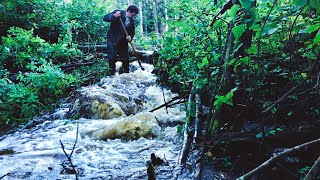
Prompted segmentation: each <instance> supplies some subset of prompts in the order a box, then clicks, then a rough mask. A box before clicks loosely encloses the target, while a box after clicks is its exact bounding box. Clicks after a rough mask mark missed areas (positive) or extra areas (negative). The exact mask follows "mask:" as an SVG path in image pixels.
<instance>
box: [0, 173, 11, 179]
mask: <svg viewBox="0 0 320 180" xmlns="http://www.w3.org/2000/svg"><path fill="white" fill-rule="evenodd" d="M9 174H10V173H7V174H5V175H3V176H1V177H0V179H3V178H4V177H6V176H8V175H9Z"/></svg>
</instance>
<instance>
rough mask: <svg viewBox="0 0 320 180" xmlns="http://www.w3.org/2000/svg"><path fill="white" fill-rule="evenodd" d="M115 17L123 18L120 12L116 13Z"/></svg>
mask: <svg viewBox="0 0 320 180" xmlns="http://www.w3.org/2000/svg"><path fill="white" fill-rule="evenodd" d="M113 15H114V17H120V16H121V12H120V11H117V12H116V13H114V14H113Z"/></svg>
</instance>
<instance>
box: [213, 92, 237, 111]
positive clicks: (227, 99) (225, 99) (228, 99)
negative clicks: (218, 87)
mask: <svg viewBox="0 0 320 180" xmlns="http://www.w3.org/2000/svg"><path fill="white" fill-rule="evenodd" d="M236 90H237V88H233V89H232V90H231V91H230V92H228V93H227V94H226V95H224V96H218V95H216V101H215V102H214V105H215V107H216V109H217V110H218V109H220V108H221V106H222V105H223V104H227V105H230V106H233V103H232V97H233V93H234V92H235V91H236Z"/></svg>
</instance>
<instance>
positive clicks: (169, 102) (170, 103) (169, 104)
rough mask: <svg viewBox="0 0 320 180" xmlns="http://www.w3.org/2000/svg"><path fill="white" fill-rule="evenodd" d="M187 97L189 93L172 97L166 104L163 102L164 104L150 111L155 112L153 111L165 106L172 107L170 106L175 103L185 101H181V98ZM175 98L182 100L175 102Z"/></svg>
mask: <svg viewBox="0 0 320 180" xmlns="http://www.w3.org/2000/svg"><path fill="white" fill-rule="evenodd" d="M186 97H187V95H185V96H182V97H181V96H176V97H174V98H172V99H171V100H170V101H168V102H166V103H164V104H162V105H160V106H158V107H156V108H154V109H152V110H150V111H149V112H153V111H155V110H158V109H160V108H163V107H170V106H172V105H175V104H179V103H184V102H185V101H181V100H182V99H184V98H186ZM175 100H180V101H179V102H178V103H173V102H174V101H175Z"/></svg>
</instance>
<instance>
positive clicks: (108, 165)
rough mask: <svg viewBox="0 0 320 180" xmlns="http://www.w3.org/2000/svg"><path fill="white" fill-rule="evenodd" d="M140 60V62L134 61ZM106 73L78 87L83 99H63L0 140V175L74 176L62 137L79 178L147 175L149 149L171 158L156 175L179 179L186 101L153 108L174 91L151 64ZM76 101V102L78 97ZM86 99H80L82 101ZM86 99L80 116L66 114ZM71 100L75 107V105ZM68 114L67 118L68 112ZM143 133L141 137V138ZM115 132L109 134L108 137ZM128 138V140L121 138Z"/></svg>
mask: <svg viewBox="0 0 320 180" xmlns="http://www.w3.org/2000/svg"><path fill="white" fill-rule="evenodd" d="M135 65H137V63H135ZM143 66H144V68H145V69H146V70H145V71H142V70H140V69H138V70H136V71H134V72H131V73H127V74H120V75H115V76H112V77H107V78H105V79H102V80H101V82H100V83H97V84H94V85H91V86H87V87H83V88H81V89H79V94H80V95H81V97H82V99H86V100H88V102H90V103H93V102H94V103H95V105H91V104H90V103H88V102H87V101H84V100H81V98H80V100H79V99H78V100H74V102H69V103H70V104H73V105H71V106H69V105H66V104H64V105H62V106H61V108H59V109H57V110H56V112H55V113H53V114H52V116H51V117H53V118H55V119H54V120H48V121H45V122H43V123H41V124H38V125H37V126H35V127H33V128H31V129H20V130H17V131H16V132H14V133H11V134H8V135H5V136H4V137H2V138H1V140H0V177H2V176H4V175H5V176H4V178H3V179H10V180H11V179H32V180H35V179H39V180H40V179H41V180H42V179H50V180H51V179H75V175H74V174H70V173H68V169H70V166H69V164H68V163H67V158H66V156H65V154H64V152H63V150H62V148H61V144H60V140H61V142H62V143H63V145H64V147H65V148H66V152H67V154H70V153H71V150H72V147H73V145H74V142H75V140H76V132H77V124H78V126H79V136H78V141H77V144H76V147H75V149H74V152H73V155H72V162H73V164H74V166H75V167H76V170H77V172H78V174H79V179H147V166H146V162H147V161H148V160H150V155H151V153H155V154H156V156H158V157H160V158H162V159H164V160H165V161H167V162H168V165H167V166H162V167H159V168H158V169H160V171H158V173H159V174H158V175H159V176H157V177H158V178H157V179H176V177H174V174H176V173H175V172H174V171H175V170H174V169H175V166H177V163H178V157H179V154H180V149H181V141H182V137H181V135H179V134H177V127H176V126H173V127H169V126H166V124H167V125H168V124H177V123H181V122H184V119H185V111H184V105H176V106H174V107H171V108H168V109H167V111H166V110H165V109H164V108H162V109H159V110H156V111H154V112H152V113H151V112H149V111H150V110H151V109H153V108H155V107H157V106H159V105H161V104H163V103H164V98H163V93H164V94H165V99H166V101H168V100H170V99H171V98H172V97H175V96H176V94H173V93H171V92H170V91H169V90H166V89H163V90H162V89H161V87H159V86H158V85H157V84H156V82H155V81H156V77H155V76H154V75H153V74H151V71H152V68H153V67H152V66H150V65H147V64H143ZM76 101H78V102H76ZM81 103H82V104H81ZM85 103H87V104H88V105H86V106H85V107H86V108H83V109H85V112H86V113H87V115H86V116H84V115H83V116H82V114H81V112H84V111H82V110H81V111H80V110H79V111H77V112H78V113H79V114H78V116H79V117H80V119H78V120H74V119H72V118H70V117H68V116H67V113H68V111H70V110H71V108H75V109H76V108H77V107H78V106H82V105H83V104H85ZM72 106H73V107H72ZM67 117H68V118H67ZM139 137H140V138H139ZM110 138H111V139H110ZM123 139H125V140H123Z"/></svg>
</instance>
